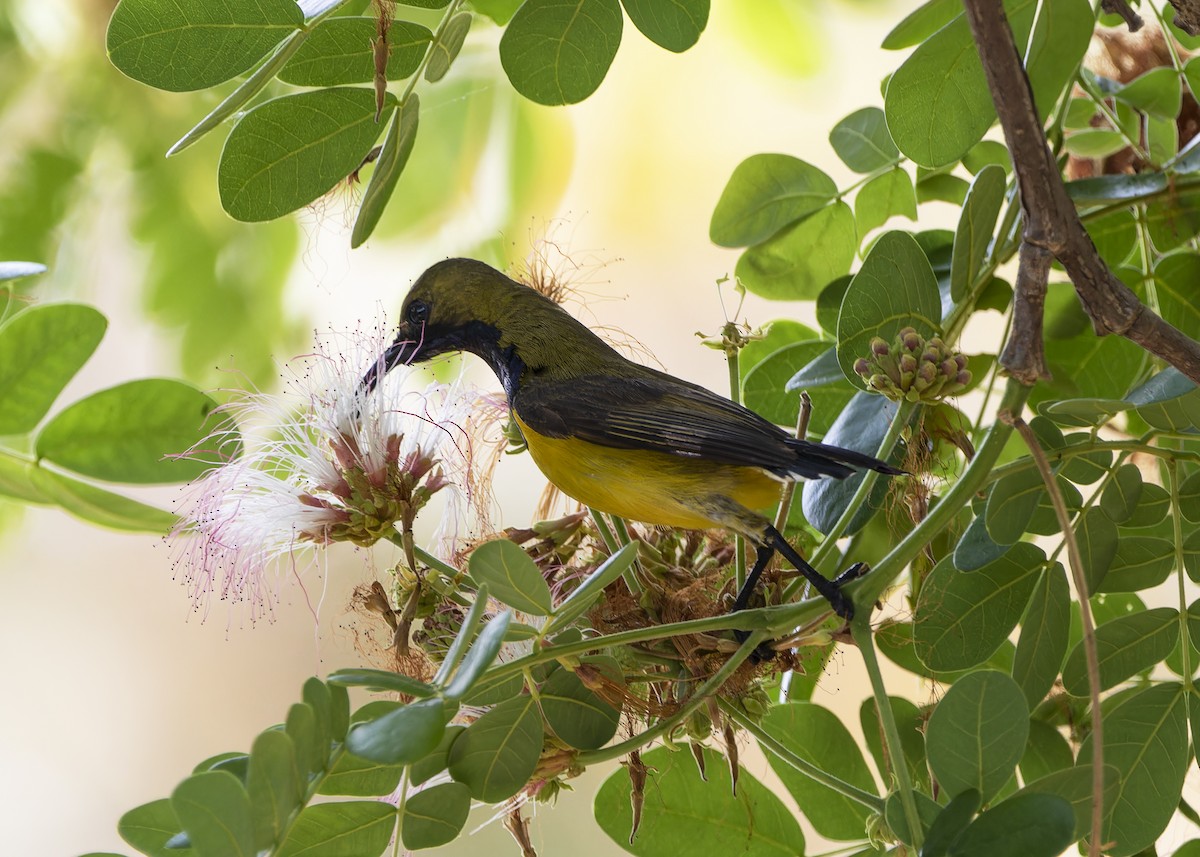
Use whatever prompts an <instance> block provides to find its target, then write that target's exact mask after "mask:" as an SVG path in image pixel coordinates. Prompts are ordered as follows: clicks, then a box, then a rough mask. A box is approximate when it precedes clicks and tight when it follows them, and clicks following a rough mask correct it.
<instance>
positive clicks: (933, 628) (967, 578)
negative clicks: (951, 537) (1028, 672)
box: [913, 543, 1046, 670]
mask: <svg viewBox="0 0 1200 857" xmlns="http://www.w3.org/2000/svg"><path fill="white" fill-rule="evenodd" d="M1045 562H1046V555H1045V554H1044V553H1042V551H1041V550H1040V549H1038V548H1036V547H1034V546H1033V545H1031V544H1025V543H1022V544H1017V545H1013V548H1012V550H1010V551H1009V552H1008V553H1006V554H1005V555H1004V556H1002V557H1000V558H999V559H997V560H994V561H993V562H991V563H989V564H988V565H986V566H984V567H983V568H981V569H979V570H978V571H976V572H973V573H971V574H963V573H962V572H961V571H959V570H958V569H956V568H955V567H954V564H953V563H952V562H951V561H950V559H949V558H946V559H943V560H942V561H941V562H939V563H938V564H937V565H936V566H934V568H933V571H932V572H930V574H929V576H928V577H927V578H926V579H925V582H924V583H923V584H922V586H921V592H920V596H919V598H918V601H917V607H916V613H915V618H914V621H913V643H914V645H915V646H916V652H917V657H919V658H920V659H921V661H922V662H923V663H924V664H925V665H926V666H928V667H929V668H930V669H933V670H959V669H966V668H968V667H973V666H975V665H977V664H981V663H983V662H984V661H986V660H987V659H988V658H990V657H991V656H992V654H993V653H995V651H996V650H997V649H998V648H1000V646H1001V644H1003V643H1004V641H1005V640H1006V639H1008V635H1009V634H1011V633H1012V630H1013V628H1015V627H1016V625H1017V621H1018V620H1019V619H1020V618H1021V614H1022V612H1024V610H1025V605H1026V604H1027V603H1028V602H1029V596H1030V594H1031V593H1032V592H1033V589H1034V587H1035V586H1036V585H1037V580H1038V575H1037V574H1036V572H1037V571H1038V570H1039V569H1040V568H1041V567H1042V565H1043V564H1044V563H1045Z"/></svg>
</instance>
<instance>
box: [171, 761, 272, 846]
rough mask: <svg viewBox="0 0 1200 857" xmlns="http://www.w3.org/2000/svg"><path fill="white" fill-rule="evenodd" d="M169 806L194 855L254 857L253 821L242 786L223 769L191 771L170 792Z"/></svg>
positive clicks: (247, 797) (247, 798)
mask: <svg viewBox="0 0 1200 857" xmlns="http://www.w3.org/2000/svg"><path fill="white" fill-rule="evenodd" d="M171 808H172V809H174V810H175V815H176V816H177V817H178V818H179V821H180V823H181V824H182V826H183V829H184V831H185V832H186V833H187V835H188V839H189V840H190V841H191V851H192V853H193V854H194V855H196V857H255V855H256V854H257V849H255V847H254V823H253V821H252V820H251V813H250V798H249V796H248V795H247V794H246V789H245V787H244V786H243V785H242V784H241V782H240V781H239V780H238V779H237V777H235V776H233V775H232V774H229V773H226V772H225V771H207V772H205V773H203V774H193V775H192V776H190V777H188V778H187V779H186V780H184V781H183V782H182V783H180V784H179V785H178V786H176V787H175V791H174V792H172V793H171Z"/></svg>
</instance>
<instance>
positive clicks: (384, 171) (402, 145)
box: [350, 92, 421, 250]
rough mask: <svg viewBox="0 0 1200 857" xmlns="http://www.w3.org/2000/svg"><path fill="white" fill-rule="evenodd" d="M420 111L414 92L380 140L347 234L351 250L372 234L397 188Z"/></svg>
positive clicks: (415, 130) (414, 139)
mask: <svg viewBox="0 0 1200 857" xmlns="http://www.w3.org/2000/svg"><path fill="white" fill-rule="evenodd" d="M420 113H421V103H420V100H419V99H418V98H417V94H416V93H415V92H413V93H410V94H409V96H408V98H406V99H404V103H403V104H402V105H400V109H399V110H397V111H396V112H395V113H394V114H393V115H392V121H391V123H390V124H389V125H388V131H387V136H386V137H384V139H383V148H382V149H380V151H379V159H378V160H377V161H376V162H375V169H374V170H373V171H372V173H371V181H370V183H369V184H368V185H367V189H366V191H365V192H364V193H363V200H362V205H360V206H359V207H358V217H356V218H355V219H354V231H353V232H352V233H351V234H350V248H351V249H352V250H353V249H356V248H358V247H361V246H362V245H363V242H365V241H366V240H367V239H368V238H370V237H371V233H372V232H374V231H375V227H376V226H377V225H378V223H379V218H381V217H382V216H383V211H384V209H385V208H386V207H387V204H388V201H389V200H391V198H392V193H393V192H394V191H395V190H396V183H397V182H399V181H400V174H401V173H402V172H404V167H405V165H406V164H408V156H409V155H411V154H412V149H413V144H414V143H416V141H417V125H418V123H419V119H420Z"/></svg>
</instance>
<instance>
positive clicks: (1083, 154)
mask: <svg viewBox="0 0 1200 857" xmlns="http://www.w3.org/2000/svg"><path fill="white" fill-rule="evenodd" d="M1128 146H1129V143H1128V141H1127V140H1126V139H1125V137H1124V135H1122V134H1121V132H1120V131H1113V130H1111V129H1108V128H1089V129H1087V130H1086V131H1076V132H1074V133H1073V134H1068V135H1067V136H1066V138H1065V139H1064V140H1063V148H1065V149H1066V150H1067V151H1068V152H1070V153H1071V154H1072V155H1076V156H1078V157H1080V158H1107V157H1108V156H1109V155H1114V154H1116V153H1117V152H1119V151H1121V150H1122V149H1124V148H1127V147H1128Z"/></svg>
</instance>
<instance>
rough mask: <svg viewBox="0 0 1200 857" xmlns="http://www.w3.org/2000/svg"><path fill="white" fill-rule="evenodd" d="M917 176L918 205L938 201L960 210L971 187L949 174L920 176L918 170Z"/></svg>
mask: <svg viewBox="0 0 1200 857" xmlns="http://www.w3.org/2000/svg"><path fill="white" fill-rule="evenodd" d="M917 176H918V178H917V203H918V204H924V203H926V202H934V201H940V202H948V203H950V204H951V205H953V206H955V207H958V208H961V207H962V204H963V203H964V202H966V201H967V191H969V190H970V189H971V186H970V185H969V184H967V182H966V181H964V180H963V179H960V178H959V177H958V176H953V175H950V174H949V173H934V174H933V175H925V176H922V175H921V171H920V170H918V171H917Z"/></svg>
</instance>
